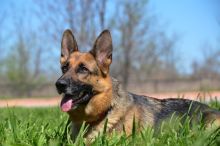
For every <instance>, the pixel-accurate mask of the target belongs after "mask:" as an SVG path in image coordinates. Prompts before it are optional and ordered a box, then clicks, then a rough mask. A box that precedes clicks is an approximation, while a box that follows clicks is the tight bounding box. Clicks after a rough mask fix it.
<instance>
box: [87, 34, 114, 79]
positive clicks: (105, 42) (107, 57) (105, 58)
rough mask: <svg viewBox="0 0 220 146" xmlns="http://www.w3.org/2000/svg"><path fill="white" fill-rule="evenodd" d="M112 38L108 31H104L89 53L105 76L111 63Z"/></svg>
mask: <svg viewBox="0 0 220 146" xmlns="http://www.w3.org/2000/svg"><path fill="white" fill-rule="evenodd" d="M112 50H113V47H112V38H111V34H110V32H109V31H108V30H104V31H103V32H102V33H101V34H100V35H99V36H98V38H97V39H96V41H95V44H94V46H93V49H92V50H91V51H90V53H91V54H92V55H93V56H94V57H95V59H96V61H97V63H98V66H99V67H100V69H101V70H102V72H103V73H104V75H106V74H107V73H108V72H109V67H110V64H111V63H112Z"/></svg>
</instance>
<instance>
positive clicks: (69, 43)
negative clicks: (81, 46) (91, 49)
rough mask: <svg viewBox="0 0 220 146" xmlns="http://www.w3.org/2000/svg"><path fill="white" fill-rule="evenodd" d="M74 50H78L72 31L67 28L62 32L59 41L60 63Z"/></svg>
mask: <svg viewBox="0 0 220 146" xmlns="http://www.w3.org/2000/svg"><path fill="white" fill-rule="evenodd" d="M74 51H78V46H77V43H76V40H75V38H74V36H73V34H72V31H71V30H69V29H67V30H65V31H64V33H63V38H62V42H61V58H60V63H61V64H63V63H65V62H66V61H67V59H68V58H69V55H70V54H71V53H73V52H74Z"/></svg>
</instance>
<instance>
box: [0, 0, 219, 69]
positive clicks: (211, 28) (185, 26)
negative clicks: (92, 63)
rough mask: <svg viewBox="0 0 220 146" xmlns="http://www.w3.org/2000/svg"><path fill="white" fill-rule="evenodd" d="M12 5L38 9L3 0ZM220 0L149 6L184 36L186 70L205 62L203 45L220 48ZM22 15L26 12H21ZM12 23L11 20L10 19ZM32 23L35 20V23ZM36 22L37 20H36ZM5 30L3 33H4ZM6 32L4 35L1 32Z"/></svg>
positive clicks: (169, 30) (161, 1) (153, 1)
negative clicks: (192, 64)
mask: <svg viewBox="0 0 220 146" xmlns="http://www.w3.org/2000/svg"><path fill="white" fill-rule="evenodd" d="M10 4H13V5H15V6H16V7H17V10H16V11H17V12H18V13H19V12H20V13H22V11H24V10H27V11H28V10H31V9H34V6H33V5H32V2H31V1H28V0H1V1H0V13H3V11H5V10H6V11H12V10H10V8H11V7H10ZM219 8H220V1H218V0H182V1H180V0H150V1H149V9H150V11H151V13H152V14H154V15H155V16H156V17H157V19H158V20H159V21H158V22H159V23H160V25H158V27H161V28H160V30H163V31H165V32H166V34H167V35H168V36H169V35H172V34H177V35H179V36H180V39H179V41H178V42H177V44H176V48H175V49H178V51H177V52H179V54H178V56H179V57H180V59H181V61H180V64H181V65H182V66H183V67H182V69H183V70H184V71H183V72H190V66H191V62H192V61H193V60H198V61H202V54H203V52H202V51H201V47H202V45H204V44H207V43H208V44H210V45H211V46H213V47H214V48H216V49H220V43H219V44H218V42H217V40H220V24H218V23H217V17H219V19H220V10H218V9H219ZM17 16H18V17H20V16H22V15H17ZM7 21H8V22H6V23H10V19H7ZM31 24H32V23H31ZM33 24H34V23H33ZM0 33H1V32H0ZM1 35H3V34H1Z"/></svg>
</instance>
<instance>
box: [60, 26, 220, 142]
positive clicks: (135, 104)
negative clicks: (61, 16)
mask: <svg viewBox="0 0 220 146" xmlns="http://www.w3.org/2000/svg"><path fill="white" fill-rule="evenodd" d="M112 50H113V47H112V38H111V35H110V32H109V31H108V30H104V31H103V32H102V33H101V34H100V35H99V37H98V38H97V40H96V41H95V44H94V46H93V48H92V50H91V51H89V52H86V53H82V52H79V50H78V46H77V43H76V40H75V38H74V36H73V34H72V32H71V31H70V30H66V31H65V32H64V34H63V38H62V43H61V59H60V63H61V68H62V71H63V75H62V76H61V77H60V78H59V79H58V80H57V82H56V86H57V90H58V92H59V93H62V94H64V96H63V99H62V102H65V100H66V99H65V98H73V99H74V98H78V97H79V96H80V93H81V91H83V92H82V93H83V94H84V95H83V96H82V98H85V100H84V99H83V100H82V101H80V100H81V98H79V103H77V104H76V105H74V107H72V109H71V110H69V111H67V113H68V114H69V118H70V120H71V122H72V127H73V128H72V132H73V134H72V135H73V138H74V137H76V136H77V134H78V132H79V129H80V127H81V125H82V123H83V122H84V121H85V122H86V124H88V125H89V128H88V131H87V133H86V135H85V138H87V139H92V138H94V137H95V136H97V134H98V133H99V132H101V131H102V129H103V127H104V123H105V121H106V119H108V123H107V131H108V132H109V133H111V131H113V130H115V131H118V132H122V131H123V130H125V132H126V134H127V135H129V134H131V132H132V125H133V119H134V118H135V121H136V122H137V123H138V125H139V126H140V128H141V127H143V126H153V127H157V126H159V125H160V123H161V122H162V121H164V120H166V119H168V118H169V117H170V116H171V115H172V114H174V113H175V115H178V116H183V115H187V116H189V117H192V119H193V120H194V121H198V120H200V119H202V120H203V121H204V122H205V123H206V124H209V123H211V122H212V121H215V122H216V123H218V122H219V123H220V113H219V112H218V111H217V110H214V109H211V108H209V107H208V106H207V105H205V104H202V103H200V102H197V101H191V100H186V99H163V100H159V99H155V98H152V97H147V96H140V95H136V94H132V93H129V92H127V91H125V90H123V88H122V86H121V84H120V83H119V82H118V81H117V80H116V79H114V78H112V77H111V76H110V75H109V69H110V64H111V62H112ZM61 104H62V103H61Z"/></svg>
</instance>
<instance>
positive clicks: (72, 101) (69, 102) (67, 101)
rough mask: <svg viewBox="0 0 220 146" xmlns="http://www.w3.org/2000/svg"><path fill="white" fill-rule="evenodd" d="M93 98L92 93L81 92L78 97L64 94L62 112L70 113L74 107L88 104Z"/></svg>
mask: <svg viewBox="0 0 220 146" xmlns="http://www.w3.org/2000/svg"><path fill="white" fill-rule="evenodd" d="M91 97H92V93H91V92H86V91H81V92H80V93H79V94H78V96H75V95H68V94H64V97H63V99H62V100H61V103H60V107H61V110H62V111H63V112H68V111H70V110H72V109H73V108H74V107H77V106H78V105H79V104H84V103H87V102H88V101H89V99H90V98H91Z"/></svg>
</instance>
